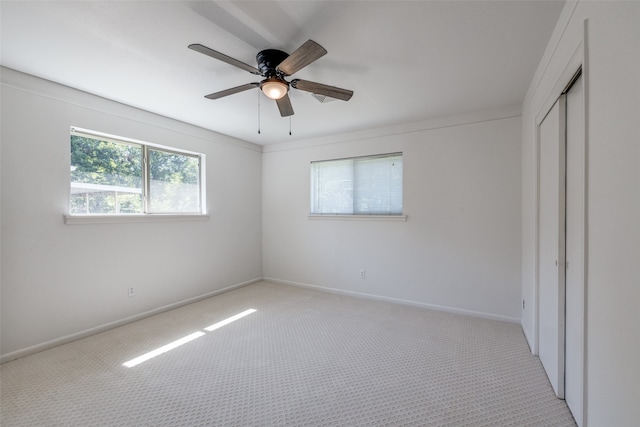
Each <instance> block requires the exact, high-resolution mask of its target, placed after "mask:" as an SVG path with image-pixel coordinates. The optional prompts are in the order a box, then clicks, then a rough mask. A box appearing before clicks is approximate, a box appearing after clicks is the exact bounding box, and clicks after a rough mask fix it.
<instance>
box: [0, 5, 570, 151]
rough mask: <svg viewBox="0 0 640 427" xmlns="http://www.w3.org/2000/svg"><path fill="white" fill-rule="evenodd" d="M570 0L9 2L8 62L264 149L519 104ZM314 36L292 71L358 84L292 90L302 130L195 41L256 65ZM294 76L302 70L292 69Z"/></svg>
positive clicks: (4, 38)
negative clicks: (303, 63) (311, 54)
mask: <svg viewBox="0 0 640 427" xmlns="http://www.w3.org/2000/svg"><path fill="white" fill-rule="evenodd" d="M562 6H563V1H487V2H485V1H468V2H463V1H442V2H435V1H411V2H403V1H375V2H369V1H353V2H352V1H238V2H231V1H82V2H81V1H76V2H59V1H41V2H40V1H38V2H36V1H6V0H3V1H2V2H1V3H0V8H1V9H0V16H1V51H0V63H1V64H2V65H3V66H6V67H10V68H13V69H16V70H19V71H23V72H26V73H29V74H33V75H36V76H39V77H43V78H46V79H49V80H52V81H55V82H59V83H62V84H65V85H68V86H71V87H74V88H78V89H81V90H84V91H87V92H90V93H94V94H96V95H100V96H103V97H105V98H109V99H113V100H116V101H119V102H122V103H125V104H129V105H132V106H135V107H139V108H142V109H144V110H148V111H151V112H154V113H158V114H161V115H164V116H168V117H172V118H175V119H178V120H182V121H184V122H187V123H192V124H194V125H198V126H201V127H203V128H207V129H211V130H214V131H217V132H220V133H223V134H227V135H230V136H233V137H236V138H240V139H243V140H246V141H251V142H254V143H257V144H261V145H266V144H273V143H278V142H287V141H294V140H299V139H306V138H313V137H320V136H327V135H332V134H337V133H343V132H350V131H357V130H362V129H368V128H373V127H380V126H386V125H393V124H399V123H405V122H413V121H420V120H427V119H433V118H441V117H447V116H453V115H459V114H466V113H470V112H475V111H481V110H485V109H494V108H501V107H506V106H513V105H518V104H520V103H521V102H522V100H523V99H524V95H525V92H526V90H527V87H528V85H529V83H530V81H531V78H532V76H533V73H534V71H535V67H536V66H537V64H538V62H539V61H540V58H541V56H542V53H543V51H544V48H545V46H546V44H547V41H548V40H549V37H550V35H551V32H552V31H553V28H554V26H555V23H556V21H557V19H558V16H559V14H560V11H561V9H562ZM307 39H313V40H314V41H316V42H318V43H320V44H321V45H322V46H324V47H325V48H326V49H327V51H328V52H329V53H328V54H327V55H326V56H324V57H322V58H321V59H319V60H318V61H317V62H315V63H313V64H311V65H309V66H308V67H306V68H304V69H303V70H301V71H299V72H298V73H296V74H295V75H294V76H293V77H295V78H301V79H305V80H311V81H317V82H320V83H325V84H329V85H333V86H338V87H342V88H346V89H351V90H353V91H354V92H355V94H354V96H353V98H352V99H351V100H350V101H349V102H342V101H332V102H330V103H325V104H321V103H320V102H318V101H317V100H316V99H314V98H313V97H312V96H311V95H310V94H309V93H307V92H302V91H298V90H295V89H292V90H291V92H290V96H291V102H292V104H293V108H294V110H295V113H296V114H295V115H294V116H293V118H292V128H293V135H292V136H289V120H288V119H286V118H281V117H280V115H279V113H278V110H277V107H276V105H275V103H274V102H273V101H271V100H269V99H267V98H266V97H264V95H261V96H262V98H261V101H260V102H261V109H260V111H261V134H258V133H257V128H258V98H259V95H258V94H259V91H258V90H251V91H247V92H243V93H238V94H235V95H231V96H229V97H225V98H222V99H219V100H213V101H212V100H208V99H205V98H204V95H206V94H209V93H212V92H217V91H219V90H223V89H227V88H229V87H233V86H238V85H241V84H245V83H249V82H256V81H259V79H260V78H259V77H258V76H254V75H252V74H250V73H248V72H246V71H243V70H241V69H239V68H235V67H233V66H230V65H228V64H226V63H223V62H220V61H217V60H215V59H213V58H210V57H207V56H205V55H202V54H200V53H197V52H194V51H192V50H190V49H187V45H189V44H191V43H201V44H204V45H205V46H208V47H210V48H212V49H214V50H217V51H220V52H222V53H225V54H227V55H229V56H231V57H234V58H236V59H238V60H240V61H242V62H245V63H248V64H250V65H254V66H255V65H256V63H255V55H256V53H257V52H258V51H260V50H262V49H266V48H275V49H280V50H284V51H286V52H289V53H291V52H293V51H294V50H295V49H296V48H297V47H298V46H300V45H301V44H302V43H303V42H305V41H306V40H307ZM293 77H292V78H293Z"/></svg>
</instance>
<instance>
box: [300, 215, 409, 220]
mask: <svg viewBox="0 0 640 427" xmlns="http://www.w3.org/2000/svg"><path fill="white" fill-rule="evenodd" d="M309 219H313V220H316V219H320V220H325V221H327V220H328V221H401V222H406V221H407V216H406V215H330V214H325V215H314V214H310V215H309Z"/></svg>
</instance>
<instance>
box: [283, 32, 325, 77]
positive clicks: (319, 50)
mask: <svg viewBox="0 0 640 427" xmlns="http://www.w3.org/2000/svg"><path fill="white" fill-rule="evenodd" d="M326 54H327V51H326V49H325V48H323V47H322V46H320V45H319V44H318V43H316V42H314V41H313V40H307V41H306V42H304V44H303V45H302V46H300V47H299V48H298V49H296V51H295V52H293V53H292V54H291V55H289V56H288V57H287V58H286V59H285V60H284V61H282V62H281V63H280V65H278V70H280V71H282V72H283V73H284V74H285V75H287V76H290V75H291V74H294V73H296V72H298V71H300V70H301V69H303V68H304V67H306V66H307V65H309V64H311V63H312V62H313V61H315V60H317V59H319V58H321V57H323V56H324V55H326Z"/></svg>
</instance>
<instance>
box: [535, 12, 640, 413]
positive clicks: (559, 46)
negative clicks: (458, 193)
mask: <svg viewBox="0 0 640 427" xmlns="http://www.w3.org/2000/svg"><path fill="white" fill-rule="evenodd" d="M585 21H587V25H586V36H585V31H584V30H585ZM581 43H582V44H583V46H584V48H585V50H584V67H583V70H584V76H585V79H586V80H585V83H586V103H587V107H586V108H587V110H586V121H587V129H586V132H587V147H586V148H587V263H588V267H587V272H586V280H587V284H586V298H587V306H586V310H585V312H586V328H587V332H586V341H587V349H586V350H587V356H586V364H587V370H586V378H585V380H586V387H587V401H586V407H587V410H586V424H585V425H589V426H632V425H638V424H637V423H638V420H639V419H640V405H638V402H640V364H639V363H638V361H639V360H640V309H639V307H640V121H639V118H640V2H580V3H577V4H576V3H575V2H571V3H568V4H567V5H566V7H565V9H564V11H563V14H562V16H561V18H560V20H559V22H558V27H557V28H556V31H555V33H554V36H553V37H552V39H551V41H550V43H549V46H548V47H547V51H546V53H545V55H544V57H543V60H542V62H541V63H540V65H539V68H538V71H537V73H536V76H535V77H534V79H533V81H532V83H531V87H530V89H529V91H528V93H527V97H526V99H525V102H524V104H523V114H522V131H523V138H522V140H523V146H522V169H523V179H522V194H523V200H522V210H523V212H522V213H523V216H522V219H523V223H522V231H523V234H522V245H523V246H522V294H523V298H525V299H526V300H527V309H526V310H525V311H524V312H523V317H522V324H523V328H524V329H525V332H526V335H527V337H528V339H529V340H530V342H531V341H532V340H534V337H535V318H534V313H535V287H534V284H535V268H536V266H535V212H536V174H535V168H536V158H535V156H536V154H535V116H536V114H538V113H539V111H540V110H541V109H543V108H544V105H545V103H546V102H547V100H548V99H551V98H553V97H554V96H556V95H558V93H555V92H557V90H556V91H555V92H554V87H556V88H557V87H558V82H559V80H560V79H561V78H563V77H561V76H562V75H563V71H564V70H565V67H567V65H568V64H569V63H570V62H571V57H572V55H573V54H574V53H575V52H580V50H581V47H580V45H581ZM565 74H566V72H565ZM531 344H532V345H534V344H535V343H533V342H531Z"/></svg>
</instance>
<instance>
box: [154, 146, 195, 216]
mask: <svg viewBox="0 0 640 427" xmlns="http://www.w3.org/2000/svg"><path fill="white" fill-rule="evenodd" d="M199 163H200V162H199V158H198V157H196V156H188V155H184V154H178V153H171V152H167V151H160V150H155V149H149V175H150V179H151V182H150V186H149V212H154V213H173V212H180V213H185V212H188V213H197V212H200V164H199Z"/></svg>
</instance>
